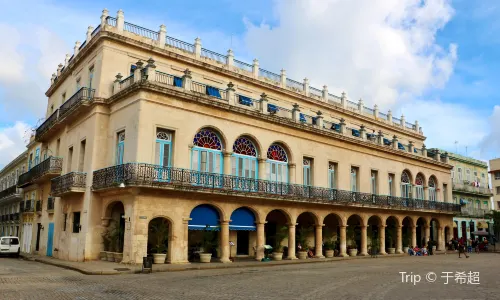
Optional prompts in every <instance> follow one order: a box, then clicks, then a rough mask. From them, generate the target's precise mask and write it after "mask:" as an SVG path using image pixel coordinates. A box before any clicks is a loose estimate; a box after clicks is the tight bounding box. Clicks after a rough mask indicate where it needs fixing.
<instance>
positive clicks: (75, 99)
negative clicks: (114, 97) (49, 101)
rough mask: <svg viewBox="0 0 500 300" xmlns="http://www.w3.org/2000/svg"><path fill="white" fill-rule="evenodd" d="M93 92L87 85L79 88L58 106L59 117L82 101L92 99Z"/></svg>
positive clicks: (62, 116)
mask: <svg viewBox="0 0 500 300" xmlns="http://www.w3.org/2000/svg"><path fill="white" fill-rule="evenodd" d="M94 93H95V90H94V89H89V88H87V87H82V88H80V89H79V90H78V91H77V92H76V93H75V94H74V95H73V96H71V97H70V98H69V99H68V100H67V101H66V102H64V103H63V105H61V107H60V108H59V119H62V118H64V117H65V116H66V115H67V114H68V113H69V112H70V111H72V110H73V109H75V108H76V107H77V106H78V105H80V104H81V103H82V102H83V101H88V100H92V99H93V98H94Z"/></svg>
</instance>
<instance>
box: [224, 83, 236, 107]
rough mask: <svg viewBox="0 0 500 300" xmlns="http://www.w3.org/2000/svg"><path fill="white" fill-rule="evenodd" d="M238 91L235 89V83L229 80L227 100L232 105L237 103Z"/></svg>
mask: <svg viewBox="0 0 500 300" xmlns="http://www.w3.org/2000/svg"><path fill="white" fill-rule="evenodd" d="M235 96H236V93H235V90H234V84H233V83H232V82H229V83H228V84H227V89H226V100H227V101H228V103H229V104H230V105H236V97H235Z"/></svg>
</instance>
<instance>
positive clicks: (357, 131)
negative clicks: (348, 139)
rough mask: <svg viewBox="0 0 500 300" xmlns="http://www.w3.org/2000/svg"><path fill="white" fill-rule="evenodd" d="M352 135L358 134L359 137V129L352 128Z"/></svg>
mask: <svg viewBox="0 0 500 300" xmlns="http://www.w3.org/2000/svg"><path fill="white" fill-rule="evenodd" d="M352 135H353V136H356V137H359V136H360V134H359V130H356V129H352Z"/></svg>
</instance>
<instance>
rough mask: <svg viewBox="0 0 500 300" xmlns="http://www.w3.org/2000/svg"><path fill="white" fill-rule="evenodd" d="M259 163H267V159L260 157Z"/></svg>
mask: <svg viewBox="0 0 500 300" xmlns="http://www.w3.org/2000/svg"><path fill="white" fill-rule="evenodd" d="M257 161H259V163H265V162H266V161H267V158H265V157H259V158H257Z"/></svg>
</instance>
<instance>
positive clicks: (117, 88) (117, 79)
mask: <svg viewBox="0 0 500 300" xmlns="http://www.w3.org/2000/svg"><path fill="white" fill-rule="evenodd" d="M122 78H123V76H122V74H121V73H118V74H116V76H115V81H113V95H114V94H116V93H118V92H119V91H120V81H122Z"/></svg>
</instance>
